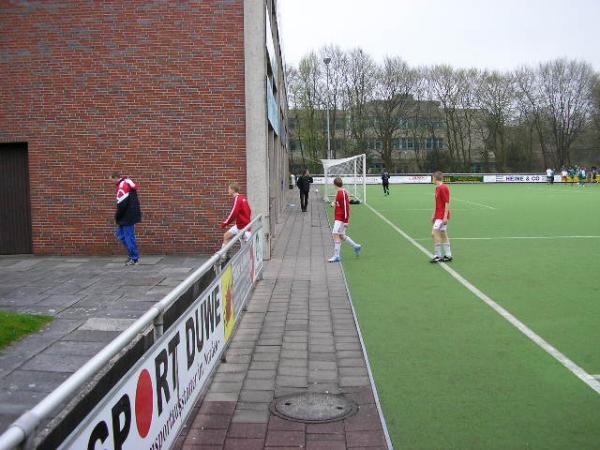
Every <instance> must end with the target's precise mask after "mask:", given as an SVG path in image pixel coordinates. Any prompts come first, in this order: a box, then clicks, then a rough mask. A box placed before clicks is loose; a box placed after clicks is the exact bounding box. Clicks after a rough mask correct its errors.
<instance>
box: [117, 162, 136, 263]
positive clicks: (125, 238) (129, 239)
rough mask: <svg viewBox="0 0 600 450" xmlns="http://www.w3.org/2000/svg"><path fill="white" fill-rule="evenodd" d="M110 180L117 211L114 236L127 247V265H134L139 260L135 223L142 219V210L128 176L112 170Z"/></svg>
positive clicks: (134, 187) (134, 186)
mask: <svg viewBox="0 0 600 450" xmlns="http://www.w3.org/2000/svg"><path fill="white" fill-rule="evenodd" d="M110 180H111V181H112V182H113V183H116V185H117V211H116V212H115V222H116V223H117V229H116V231H115V236H116V237H117V239H118V240H120V241H121V242H122V243H123V245H124V246H125V248H126V249H127V254H128V258H127V261H126V262H125V264H126V265H128V266H135V265H137V264H138V263H139V261H140V254H139V251H138V246H137V240H136V238H135V225H136V224H137V223H140V222H141V221H142V210H141V208H140V201H139V199H138V195H137V190H138V188H137V186H136V184H135V183H134V182H133V181H132V180H131V178H128V177H122V176H121V175H120V174H119V172H113V173H112V174H111V175H110Z"/></svg>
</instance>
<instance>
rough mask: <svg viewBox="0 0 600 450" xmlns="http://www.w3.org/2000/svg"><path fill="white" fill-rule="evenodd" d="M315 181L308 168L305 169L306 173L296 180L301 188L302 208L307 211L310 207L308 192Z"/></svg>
mask: <svg viewBox="0 0 600 450" xmlns="http://www.w3.org/2000/svg"><path fill="white" fill-rule="evenodd" d="M312 182H313V179H312V177H311V176H310V173H309V172H308V169H304V173H303V174H302V176H301V177H298V179H297V180H296V186H298V189H299V190H300V208H301V209H302V212H306V209H307V208H308V194H309V193H310V185H311V183H312Z"/></svg>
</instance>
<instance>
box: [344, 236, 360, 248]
mask: <svg viewBox="0 0 600 450" xmlns="http://www.w3.org/2000/svg"><path fill="white" fill-rule="evenodd" d="M346 242H347V243H348V244H350V245H351V246H352V247H353V248H356V247H360V246H359V245H358V244H357V243H356V242H354V241H353V240H352V239H351V238H350V236H346Z"/></svg>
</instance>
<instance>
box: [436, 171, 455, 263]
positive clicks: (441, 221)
mask: <svg viewBox="0 0 600 450" xmlns="http://www.w3.org/2000/svg"><path fill="white" fill-rule="evenodd" d="M443 180H444V174H443V173H442V172H440V171H437V172H435V173H434V174H433V182H434V183H435V184H436V188H435V212H434V213H433V216H431V222H432V223H433V230H432V232H431V234H432V236H433V243H434V245H433V248H434V252H433V253H434V256H433V259H432V260H431V262H432V263H438V262H450V261H452V250H451V249H450V239H449V238H448V221H449V220H450V189H448V186H447V185H445V184H444V182H443ZM442 248H443V249H444V256H442Z"/></svg>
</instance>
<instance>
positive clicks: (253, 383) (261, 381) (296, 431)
mask: <svg viewBox="0 0 600 450" xmlns="http://www.w3.org/2000/svg"><path fill="white" fill-rule="evenodd" d="M331 247H332V240H331V234H330V231H329V227H328V224H327V218H326V213H325V209H324V207H323V205H322V203H321V202H319V201H318V200H313V201H312V202H311V205H310V209H309V212H308V213H305V214H303V213H301V212H300V211H299V208H298V207H297V206H296V207H295V208H290V210H289V211H288V215H287V217H286V218H285V225H284V226H283V228H282V231H281V234H280V235H279V237H278V239H277V241H276V245H275V249H274V255H273V258H272V259H271V260H270V261H269V262H268V263H267V264H266V268H265V272H264V280H263V281H261V282H259V284H258V285H257V287H256V289H255V291H254V293H253V295H252V298H251V300H250V302H249V305H248V311H247V312H246V314H245V315H244V316H243V319H242V321H241V323H240V326H239V329H238V331H237V333H236V335H235V337H234V339H233V342H232V345H231V347H230V349H229V351H228V353H227V362H226V363H223V364H221V366H220V367H219V369H218V371H217V373H216V375H215V377H214V379H213V381H212V384H211V386H210V388H209V391H208V393H207V395H206V397H205V398H204V401H203V402H202V403H201V404H200V405H199V408H198V412H197V416H196V417H195V418H194V419H193V420H192V421H191V422H190V423H191V424H190V428H189V430H187V433H184V436H182V437H181V439H180V445H179V447H180V448H183V449H184V450H192V449H196V450H199V449H204V450H208V449H223V448H225V449H228V450H229V449H231V450H244V449H263V448H266V449H271V450H275V449H298V448H305V449H308V450H317V449H326V450H338V449H346V448H365V449H366V448H369V449H385V448H387V447H386V444H385V438H384V434H383V431H382V427H381V422H380V419H379V415H378V412H377V408H376V405H375V401H374V396H373V392H372V390H371V387H370V383H369V378H368V373H367V368H366V364H365V359H364V355H363V353H362V351H361V346H360V341H359V337H358V333H357V330H356V327H355V324H354V319H353V315H352V309H351V306H350V302H349V300H348V296H347V293H346V289H345V285H344V281H343V277H342V272H341V267H340V266H339V265H337V264H328V263H327V262H326V259H327V257H329V254H330V252H331V250H332V248H331ZM301 391H311V392H325V391H328V392H333V393H344V394H346V395H347V396H348V397H350V398H352V399H354V400H355V401H356V402H358V403H359V405H360V409H359V412H358V413H357V414H356V415H355V416H353V417H351V418H349V419H346V420H345V421H343V422H336V423H329V424H319V425H304V424H301V423H297V422H290V421H285V420H282V419H280V418H278V417H276V416H274V415H272V414H271V413H270V411H269V404H270V402H271V401H272V400H273V398H274V397H278V396H281V395H285V394H289V393H296V392H301Z"/></svg>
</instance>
